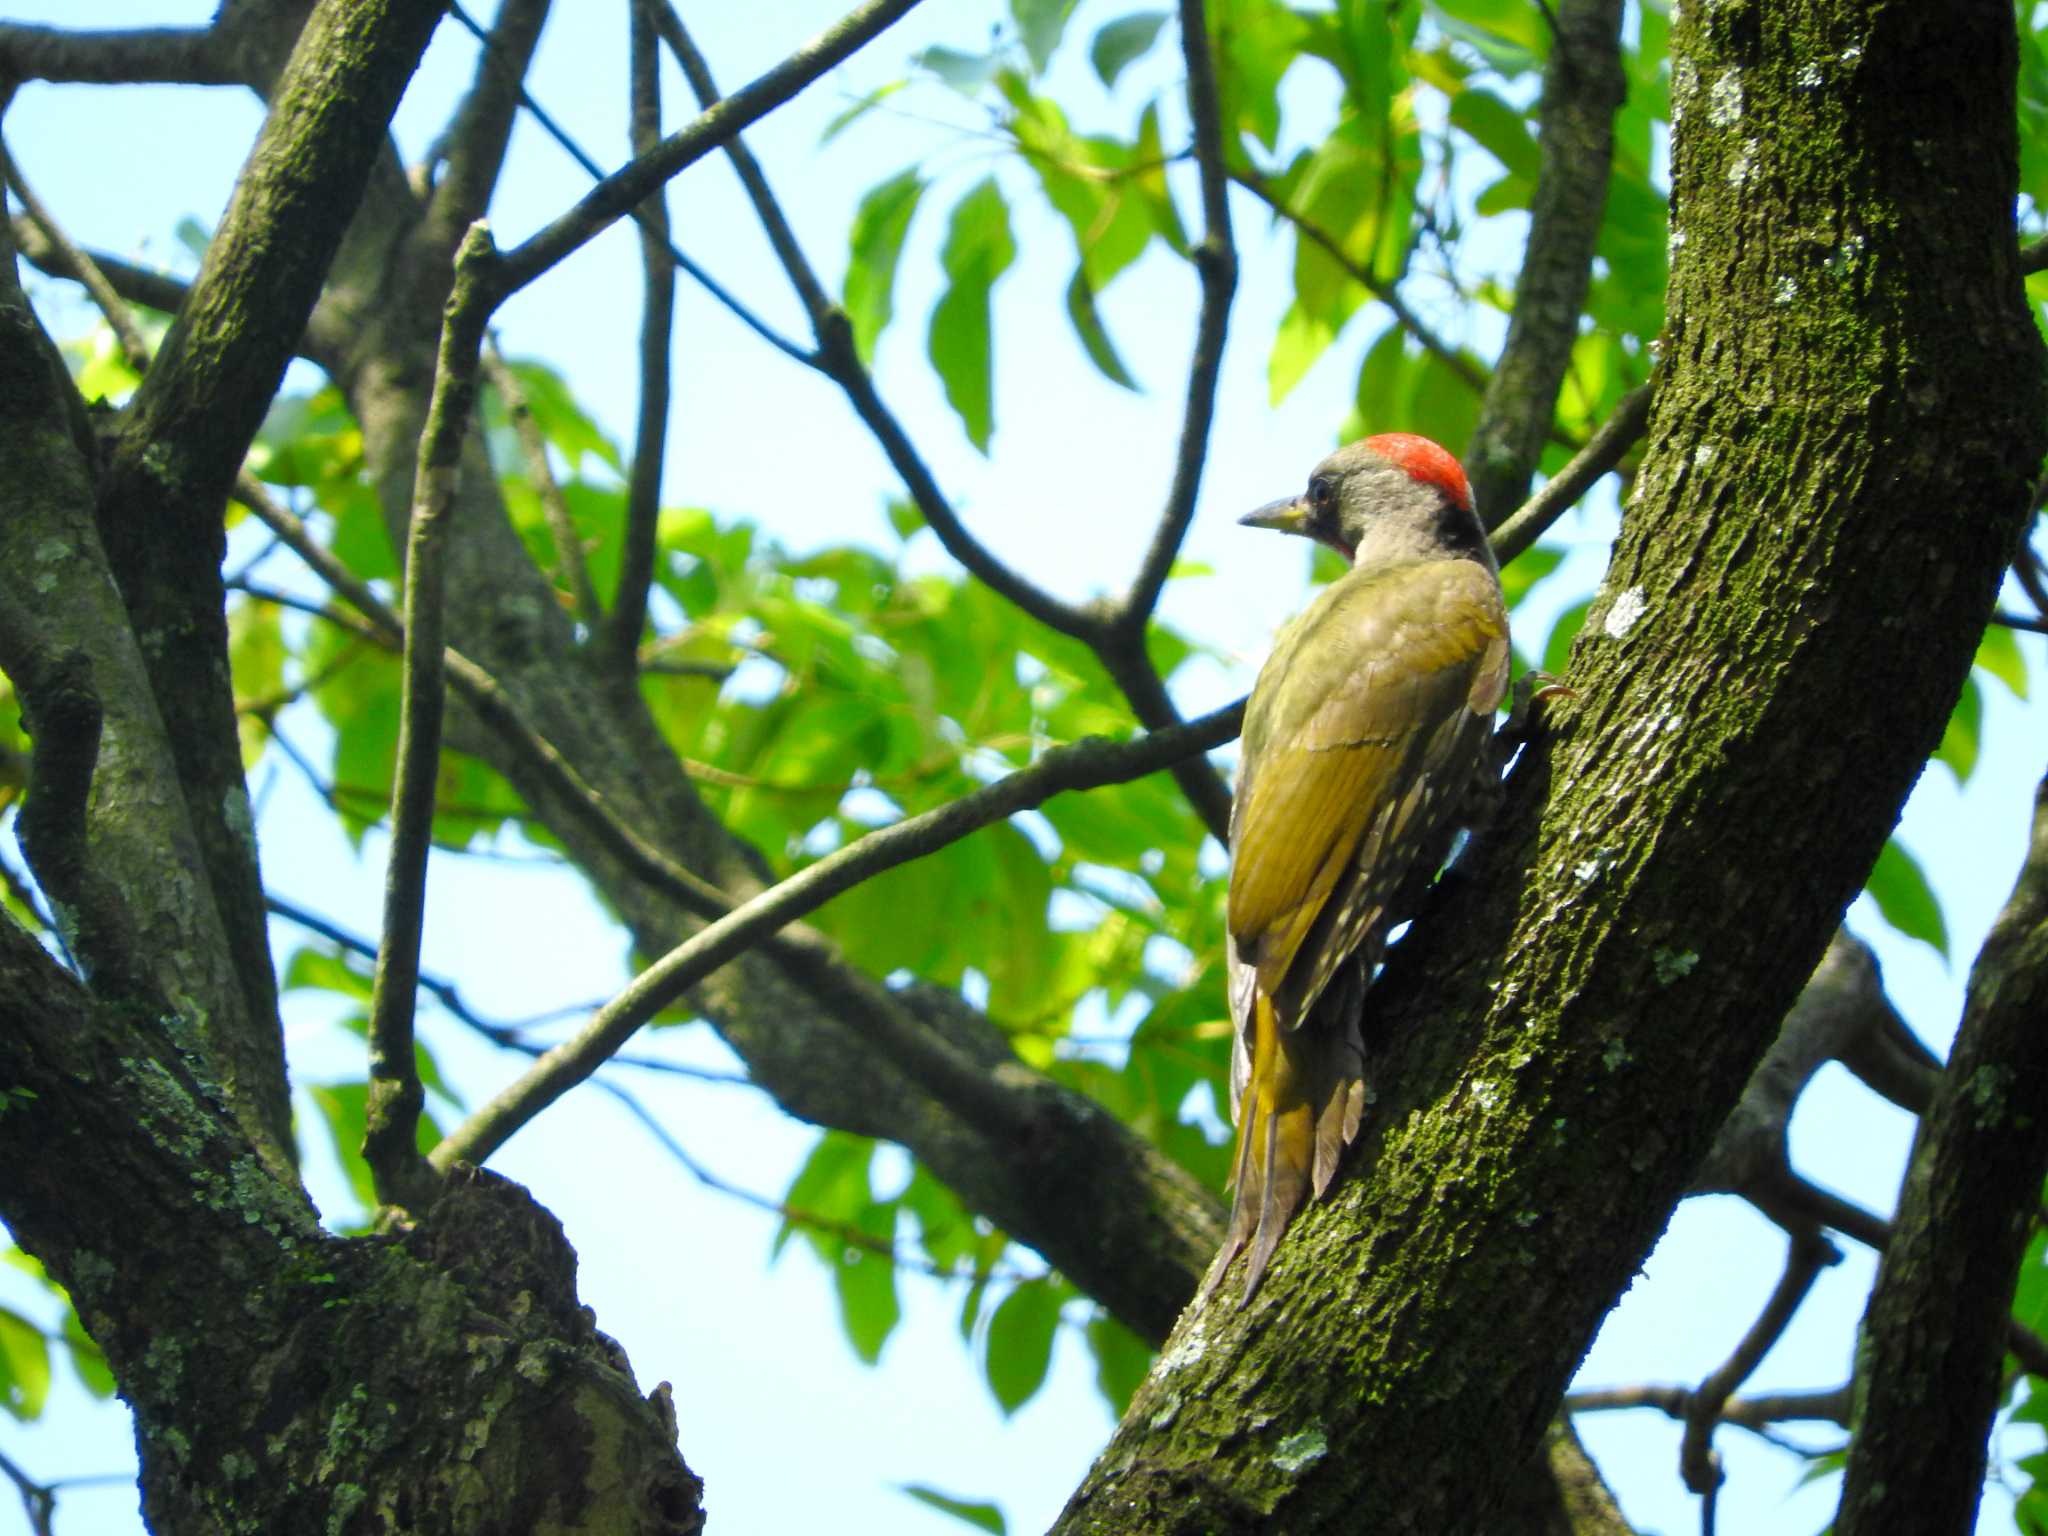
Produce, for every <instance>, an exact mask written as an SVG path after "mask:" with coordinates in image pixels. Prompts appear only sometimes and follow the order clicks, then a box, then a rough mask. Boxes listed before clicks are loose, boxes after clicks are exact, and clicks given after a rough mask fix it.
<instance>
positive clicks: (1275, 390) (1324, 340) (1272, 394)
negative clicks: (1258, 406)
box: [1266, 300, 1337, 405]
mask: <svg viewBox="0 0 2048 1536" xmlns="http://www.w3.org/2000/svg"><path fill="white" fill-rule="evenodd" d="M1336 339H1337V328H1336V326H1334V325H1332V324H1331V323H1330V322H1329V321H1327V320H1324V319H1320V318H1318V317H1317V316H1315V315H1311V314H1310V313H1309V312H1308V311H1307V310H1305V309H1303V308H1302V306H1301V302H1300V300H1296V301H1295V302H1294V303H1292V304H1290V305H1288V306H1287V312H1286V313H1285V314H1284V315H1282V316H1281V317H1280V329H1279V332H1278V333H1277V334H1276V335H1275V336H1274V337H1273V350H1272V352H1271V353H1269V354H1268V355H1267V358H1266V403H1267V404H1268V405H1278V404H1279V403H1280V402H1281V401H1282V400H1285V399H1286V398H1287V396H1288V395H1289V394H1290V393H1291V392H1292V391H1293V389H1294V386H1295V385H1297V384H1299V383H1300V382H1301V381H1302V378H1303V377H1304V376H1305V375H1306V374H1307V373H1308V371H1309V369H1311V368H1313V367H1314V366H1315V363H1316V359H1317V358H1319V357H1321V356H1322V355H1323V354H1324V353H1325V352H1327V351H1328V350H1329V348H1330V343H1331V342H1333V341H1335V340H1336Z"/></svg>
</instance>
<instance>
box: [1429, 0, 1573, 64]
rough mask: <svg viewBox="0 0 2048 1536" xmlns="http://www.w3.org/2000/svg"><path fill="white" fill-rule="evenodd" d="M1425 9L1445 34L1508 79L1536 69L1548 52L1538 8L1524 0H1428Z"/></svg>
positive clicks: (1545, 28)
mask: <svg viewBox="0 0 2048 1536" xmlns="http://www.w3.org/2000/svg"><path fill="white" fill-rule="evenodd" d="M1428 9H1429V13H1430V16H1431V17H1432V18H1433V19H1434V20H1435V22H1436V24H1437V25H1438V26H1439V27H1440V28H1442V29H1443V31H1444V33H1445V34H1446V35H1447V36H1450V37H1452V38H1455V39H1457V40H1458V41H1459V42H1462V43H1466V44H1468V45H1469V46H1471V47H1473V48H1475V49H1477V50H1478V51H1479V53H1480V55H1481V56H1482V57H1484V58H1485V60H1486V62H1487V63H1488V64H1489V65H1491V66H1492V67H1493V68H1494V69H1495V70H1496V71H1498V72H1499V73H1501V74H1503V75H1506V76H1508V77H1509V78H1513V77H1514V76H1516V75H1520V74H1526V73H1527V72H1528V71H1529V70H1531V69H1534V68H1536V67H1537V66H1539V65H1540V64H1541V63H1542V62H1543V56H1544V55H1545V54H1546V53H1548V52H1549V51H1550V31H1549V24H1548V23H1547V22H1546V21H1545V20H1544V19H1543V10H1542V7H1540V6H1535V5H1530V4H1528V3H1527V0H1430V4H1429V7H1428Z"/></svg>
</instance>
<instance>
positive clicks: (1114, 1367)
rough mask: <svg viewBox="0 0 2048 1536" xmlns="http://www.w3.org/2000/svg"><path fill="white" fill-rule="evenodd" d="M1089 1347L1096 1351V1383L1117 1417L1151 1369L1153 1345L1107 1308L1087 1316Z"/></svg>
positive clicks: (1128, 1405) (1126, 1406)
mask: <svg viewBox="0 0 2048 1536" xmlns="http://www.w3.org/2000/svg"><path fill="white" fill-rule="evenodd" d="M1088 1347H1089V1348H1090V1349H1092V1350H1094V1351H1095V1385H1096V1388H1097V1389H1098V1390H1099V1391H1100V1392H1101V1393H1102V1397H1103V1401H1105V1402H1107V1403H1108V1404H1109V1411H1110V1412H1111V1413H1113V1414H1115V1415H1117V1416H1118V1417H1119V1418H1121V1417H1122V1416H1123V1411H1124V1410H1125V1409H1126V1408H1128V1407H1130V1406H1131V1398H1132V1397H1133V1396H1134V1395H1135V1394H1136V1393H1137V1390H1138V1387H1139V1385H1140V1384H1141V1383H1142V1382H1143V1381H1144V1380H1145V1373H1146V1372H1147V1371H1149V1370H1151V1369H1152V1348H1151V1346H1150V1345H1148V1344H1147V1343H1146V1342H1145V1341H1144V1340H1143V1339H1141V1338H1139V1337H1138V1336H1137V1335H1136V1334H1135V1333H1132V1332H1131V1330H1130V1329H1128V1328H1126V1327H1125V1326H1124V1325H1123V1324H1122V1323H1120V1322H1118V1321H1117V1320H1116V1319H1115V1318H1113V1317H1111V1316H1110V1315H1109V1314H1108V1313H1107V1312H1097V1313H1096V1314H1095V1316H1094V1317H1092V1318H1090V1319H1089V1320H1088Z"/></svg>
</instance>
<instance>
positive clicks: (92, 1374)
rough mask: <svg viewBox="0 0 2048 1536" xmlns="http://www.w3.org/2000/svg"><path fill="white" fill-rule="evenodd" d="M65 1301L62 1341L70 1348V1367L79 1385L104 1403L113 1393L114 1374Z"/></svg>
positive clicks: (67, 1298)
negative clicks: (76, 1376)
mask: <svg viewBox="0 0 2048 1536" xmlns="http://www.w3.org/2000/svg"><path fill="white" fill-rule="evenodd" d="M64 1300H65V1307H64V1342H65V1344H66V1345H67V1346H69V1348H70V1350H71V1369H72V1370H73V1371H75V1372H76V1373H77V1375H78V1384H79V1385H80V1386H82V1387H84V1388H85V1390H86V1391H87V1392H89V1393H91V1394H92V1395H93V1396H94V1397H96V1398H98V1399H100V1401H102V1402H105V1401H106V1400H107V1399H108V1398H110V1397H112V1396H113V1395H114V1373H113V1371H112V1370H110V1369H109V1368H108V1366H107V1357H106V1355H105V1354H103V1353H102V1352H101V1350H100V1347H99V1345H97V1344H95V1343H94V1342H93V1341H92V1337H91V1335H90V1334H88V1333H87V1332H86V1331H85V1324H83V1323H81V1322H80V1321H79V1320H78V1310H77V1309H76V1308H75V1307H73V1306H71V1305H70V1300H71V1298H70V1297H69V1296H66V1297H65V1298H64Z"/></svg>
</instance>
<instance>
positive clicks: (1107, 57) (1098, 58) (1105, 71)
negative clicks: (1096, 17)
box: [1088, 11, 1167, 90]
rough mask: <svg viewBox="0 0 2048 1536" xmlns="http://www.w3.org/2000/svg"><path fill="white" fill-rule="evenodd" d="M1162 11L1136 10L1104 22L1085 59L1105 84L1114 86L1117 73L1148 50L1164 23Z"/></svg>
mask: <svg viewBox="0 0 2048 1536" xmlns="http://www.w3.org/2000/svg"><path fill="white" fill-rule="evenodd" d="M1166 21H1167V15H1166V12H1164V11H1137V12H1134V13H1133V14H1131V15H1129V16H1120V17H1118V18H1117V19H1116V20H1115V21H1112V22H1109V23H1107V24H1105V25H1104V26H1103V28H1102V30H1101V31H1099V32H1097V33H1096V34H1095V41H1094V42H1093V43H1092V44H1090V45H1089V48H1088V62H1089V63H1091V64H1093V65H1094V66H1095V73H1096V75H1097V76H1098V77H1099V78H1100V79H1101V81H1102V83H1103V85H1104V86H1106V87H1108V88H1109V89H1111V90H1114V89H1115V88H1116V81H1117V76H1119V75H1121V74H1122V73H1123V72H1124V70H1125V69H1127V68H1128V67H1129V66H1130V65H1131V64H1132V63H1133V62H1134V61H1135V60H1137V59H1138V58H1140V57H1142V56H1143V55H1144V54H1146V53H1148V52H1150V51H1151V48H1152V44H1153V43H1154V42H1156V41H1157V40H1158V38H1159V29H1160V28H1161V27H1163V26H1165V25H1166Z"/></svg>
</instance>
